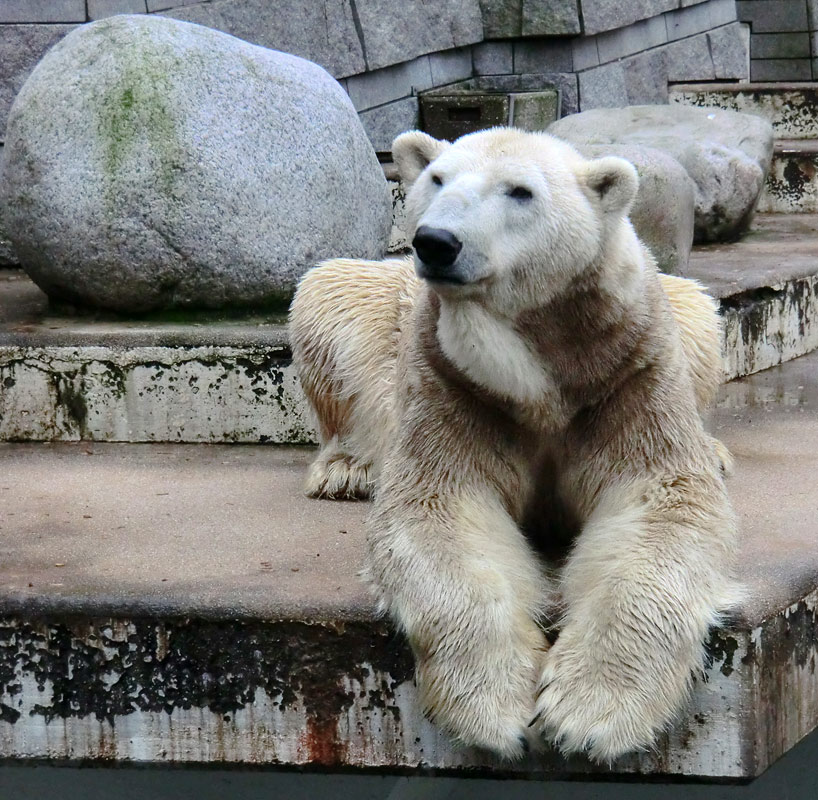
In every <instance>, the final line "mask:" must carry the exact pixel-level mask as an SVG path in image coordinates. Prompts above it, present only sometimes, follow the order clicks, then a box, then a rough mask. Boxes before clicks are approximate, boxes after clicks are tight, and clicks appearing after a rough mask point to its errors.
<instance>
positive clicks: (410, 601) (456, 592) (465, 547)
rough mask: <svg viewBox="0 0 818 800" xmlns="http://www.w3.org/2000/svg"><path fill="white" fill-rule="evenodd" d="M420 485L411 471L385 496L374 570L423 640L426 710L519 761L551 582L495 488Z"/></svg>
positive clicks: (395, 609)
mask: <svg viewBox="0 0 818 800" xmlns="http://www.w3.org/2000/svg"><path fill="white" fill-rule="evenodd" d="M388 472H391V470H388ZM390 477H394V473H392V475H391V476H388V478H387V480H388V481H389V478H390ZM418 483H422V481H419V480H418V474H417V473H416V472H414V471H410V473H409V474H407V484H405V485H404V486H402V487H400V488H396V487H394V486H393V485H391V484H390V483H389V482H388V483H387V484H386V485H385V486H384V487H383V489H382V491H380V492H378V493H377V494H376V497H375V508H374V514H373V517H372V519H371V521H370V526H369V565H368V570H367V571H368V577H369V578H370V580H371V581H372V583H373V584H374V585H375V588H376V590H377V593H378V595H379V596H380V600H381V605H382V607H383V608H384V610H387V611H388V612H389V613H390V615H391V616H392V617H393V619H395V621H396V622H397V623H398V625H399V626H400V627H401V628H402V629H403V631H404V632H405V633H406V635H407V638H408V640H409V642H410V644H411V646H412V650H413V652H414V656H415V662H416V682H417V687H418V694H419V699H420V702H421V704H422V707H423V709H424V712H425V714H426V716H427V717H428V718H429V719H430V720H432V721H433V722H434V723H436V724H437V725H439V726H440V727H441V728H443V729H444V730H445V731H446V732H447V733H449V734H450V735H451V736H453V737H454V738H455V739H456V740H458V741H459V742H461V743H463V744H466V745H475V746H479V747H483V748H487V749H490V750H493V751H494V752H496V753H498V754H500V755H502V756H504V757H506V758H517V757H519V756H521V755H522V754H523V752H524V751H525V750H527V749H528V739H527V737H528V736H531V735H532V732H531V731H529V730H528V729H527V723H528V721H529V719H530V718H531V714H532V713H533V709H534V689H535V685H536V680H537V678H538V676H539V674H540V671H541V669H542V659H543V656H544V654H545V651H546V649H547V646H548V645H547V640H546V638H545V636H544V634H543V632H542V630H541V628H540V627H539V625H538V619H539V618H540V617H542V615H543V611H544V606H545V605H546V604H547V601H548V598H549V596H550V592H549V586H548V582H547V580H546V577H545V575H544V574H543V571H542V569H541V567H540V565H539V563H538V560H537V557H536V555H535V554H534V553H533V552H532V551H531V549H530V547H529V546H528V544H527V542H526V541H525V539H524V537H523V536H522V534H521V533H520V531H519V530H518V528H517V526H516V525H515V524H514V521H513V520H512V518H511V517H510V516H509V514H508V512H507V511H506V510H505V508H504V507H503V504H502V502H501V500H500V498H499V497H498V496H497V495H496V492H493V491H492V490H491V489H489V488H488V487H477V486H472V487H468V488H467V487H460V488H458V489H453V488H451V489H449V490H445V489H443V490H438V491H428V492H426V491H425V490H424V489H423V488H422V487H420V486H417V484H418ZM412 484H414V487H413V489H414V490H410V491H407V490H406V486H407V485H409V486H412ZM441 486H445V483H444V482H441ZM418 490H419V491H418ZM410 495H413V496H412V497H410Z"/></svg>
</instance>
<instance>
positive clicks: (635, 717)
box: [530, 630, 686, 763]
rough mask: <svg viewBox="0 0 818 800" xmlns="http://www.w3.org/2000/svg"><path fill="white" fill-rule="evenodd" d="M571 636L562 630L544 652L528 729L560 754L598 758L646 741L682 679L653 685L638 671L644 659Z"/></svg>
mask: <svg viewBox="0 0 818 800" xmlns="http://www.w3.org/2000/svg"><path fill="white" fill-rule="evenodd" d="M566 634H567V635H566ZM573 638H574V637H572V636H571V632H570V631H567V630H566V631H563V633H561V634H560V637H559V639H557V642H556V644H555V645H554V646H553V647H552V648H551V651H550V652H549V654H548V657H547V661H546V665H545V668H544V670H543V673H542V678H541V680H540V685H539V689H538V692H539V694H538V697H537V701H536V713H535V716H534V718H533V720H532V721H531V723H530V724H531V727H532V729H533V730H535V731H538V732H539V733H540V735H541V736H542V737H543V738H544V739H545V740H546V741H549V742H551V743H553V744H555V745H556V746H557V747H559V749H560V750H561V751H562V752H563V753H565V754H568V753H572V752H579V751H584V752H586V753H587V754H588V755H589V756H590V757H591V758H592V759H594V760H595V761H599V762H603V763H610V762H611V761H613V760H614V759H615V758H617V757H619V756H621V755H624V754H625V753H628V752H631V751H634V750H644V749H646V748H648V747H650V746H651V745H652V744H653V742H654V740H655V738H656V735H657V734H658V733H659V732H660V731H661V730H662V729H663V728H664V727H665V726H666V724H667V722H668V721H669V719H670V718H671V717H672V716H673V713H674V711H675V710H676V709H675V705H676V703H675V701H674V700H673V699H671V698H678V697H679V696H680V695H683V694H684V692H685V690H686V684H683V685H681V686H672V687H671V686H667V687H665V688H666V689H667V691H661V690H658V691H657V690H656V686H655V684H654V682H653V681H651V680H650V679H649V678H648V679H644V678H647V676H643V675H642V673H643V671H649V670H650V669H651V667H650V665H640V664H639V663H634V662H633V660H632V658H630V657H629V654H628V653H626V652H623V653H622V654H621V655H620V656H614V655H612V654H610V653H609V654H605V655H603V654H602V653H600V652H594V651H593V650H591V649H590V648H589V647H588V644H587V642H582V641H576V640H574V641H572V639H573ZM669 680H671V681H673V678H672V677H671V678H669ZM677 680H678V679H677Z"/></svg>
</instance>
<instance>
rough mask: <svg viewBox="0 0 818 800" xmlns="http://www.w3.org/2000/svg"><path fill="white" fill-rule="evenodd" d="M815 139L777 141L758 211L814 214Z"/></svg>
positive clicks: (817, 197) (817, 192)
mask: <svg viewBox="0 0 818 800" xmlns="http://www.w3.org/2000/svg"><path fill="white" fill-rule="evenodd" d="M817 173H818V139H779V140H777V141H776V143H775V150H774V151H773V161H772V164H771V165H770V172H769V174H768V175H767V182H766V184H765V186H764V191H763V192H762V193H761V197H760V198H759V201H758V211H759V212H762V213H763V212H768V213H769V212H772V213H778V214H798V213H807V212H813V213H814V212H815V211H818V178H816V174H817Z"/></svg>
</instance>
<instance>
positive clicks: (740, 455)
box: [0, 354, 818, 623]
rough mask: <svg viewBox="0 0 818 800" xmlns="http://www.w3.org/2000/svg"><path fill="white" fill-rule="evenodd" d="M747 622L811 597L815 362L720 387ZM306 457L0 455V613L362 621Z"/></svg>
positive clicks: (721, 431)
mask: <svg viewBox="0 0 818 800" xmlns="http://www.w3.org/2000/svg"><path fill="white" fill-rule="evenodd" d="M711 428H712V429H713V430H714V432H715V433H716V434H717V435H718V436H719V437H720V438H722V439H723V440H724V441H725V442H726V443H727V444H728V446H729V447H730V448H731V449H732V451H733V453H734V454H735V456H736V459H737V469H736V475H735V477H733V478H732V479H731V481H730V490H731V494H732V497H733V500H734V503H735V506H736V508H737V510H738V512H739V514H740V517H741V526H742V531H743V538H744V543H743V548H742V558H741V571H742V573H743V574H744V575H745V576H746V578H747V581H748V584H749V587H750V595H749V598H748V601H747V603H746V605H745V607H744V609H743V612H742V613H743V616H744V617H745V618H746V621H748V622H750V623H755V622H757V621H759V620H760V619H761V618H763V617H764V616H765V615H767V614H769V613H771V612H772V611H774V610H776V609H778V608H781V607H783V606H784V605H786V604H787V603H789V602H791V601H793V600H795V599H797V598H799V597H801V596H803V595H804V594H805V593H806V592H807V591H808V590H810V589H811V588H814V586H815V585H816V584H818V492H816V479H815V476H816V474H818V354H816V355H812V356H805V357H803V358H801V359H798V360H796V361H793V362H790V363H789V364H787V365H785V366H784V367H781V368H777V369H772V370H768V371H766V372H764V373H760V374H758V375H755V376H753V377H750V378H746V379H743V380H740V381H736V382H734V383H732V384H729V385H728V386H726V387H725V388H724V391H723V393H722V397H721V401H720V404H719V408H718V409H717V410H716V412H715V413H714V415H713V418H712V422H711ZM311 453H312V450H310V449H305V448H292V447H270V446H266V447H265V446H243V445H242V446H236V445H159V444H153V445H151V444H96V443H95V444H90V443H76V444H74V443H58V444H2V445H0V458H2V459H3V465H4V469H3V473H4V476H3V478H2V481H1V482H0V610H1V609H5V610H7V611H9V610H13V609H15V608H19V607H25V608H27V609H29V610H31V609H32V608H33V607H34V606H36V607H39V608H41V609H43V610H49V611H59V610H72V611H80V612H83V613H96V614H103V613H113V614H117V613H119V614H121V613H128V614H139V613H150V614H154V613H155V614H173V615H177V614H182V615H187V614H196V615H204V616H208V617H218V616H222V615H226V616H228V617H233V616H236V615H239V616H249V617H256V618H260V619H271V618H272V619H280V618H287V617H290V618H296V619H310V618H317V619H333V618H356V619H360V618H365V617H367V616H368V615H369V614H370V613H371V604H370V602H369V600H368V598H367V595H366V593H365V591H364V590H363V588H362V587H361V585H360V583H359V581H358V579H357V577H356V573H357V571H358V569H359V567H360V564H361V558H362V552H363V525H362V521H363V518H364V514H365V511H366V507H365V505H364V504H355V503H329V502H326V501H315V500H308V499H306V498H305V497H303V496H302V494H301V491H300V482H301V476H302V472H303V469H304V465H305V464H306V462H307V459H308V458H309V457H310V455H311Z"/></svg>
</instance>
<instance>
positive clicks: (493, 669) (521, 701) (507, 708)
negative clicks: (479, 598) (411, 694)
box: [416, 622, 548, 760]
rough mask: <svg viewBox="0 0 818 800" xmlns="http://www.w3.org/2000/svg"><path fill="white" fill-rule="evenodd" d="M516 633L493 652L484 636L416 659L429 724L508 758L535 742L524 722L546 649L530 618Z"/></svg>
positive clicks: (523, 750) (418, 678) (516, 755)
mask: <svg viewBox="0 0 818 800" xmlns="http://www.w3.org/2000/svg"><path fill="white" fill-rule="evenodd" d="M517 633H518V634H519V638H517V639H516V641H515V640H514V639H513V638H512V637H509V638H508V639H507V640H506V641H505V642H502V643H501V642H498V647H497V649H496V650H495V651H492V648H489V647H486V646H485V642H486V639H485V638H484V639H478V640H477V642H478V643H477V645H475V647H474V648H468V647H464V648H463V649H462V650H461V649H459V648H457V647H453V648H452V649H450V650H447V651H446V652H438V653H436V654H434V655H432V656H430V657H427V658H424V659H421V660H420V661H418V664H417V673H416V678H417V686H418V693H419V695H420V702H421V704H422V706H423V709H424V714H425V715H426V717H427V718H428V719H429V720H430V721H431V722H433V723H435V724H436V725H438V726H439V727H441V728H442V729H443V730H445V731H446V732H447V733H448V734H449V735H450V736H451V737H452V738H454V739H455V740H456V741H458V742H459V743H461V744H464V745H467V746H472V747H480V748H483V749H485V750H491V751H492V752H494V753H496V754H497V755H499V756H501V757H503V758H505V759H510V760H514V759H518V758H521V757H522V756H523V755H525V753H527V752H528V750H529V747H530V743H531V742H534V743H536V741H537V737H536V733H535V732H534V731H532V730H531V729H530V728H529V727H528V723H529V721H530V719H531V716H532V714H533V713H534V701H533V698H534V690H535V687H536V682H537V678H538V676H539V674H540V671H541V669H542V665H543V656H544V655H545V653H546V651H547V649H548V642H547V641H546V639H545V637H544V635H543V634H542V631H541V630H540V629H539V627H538V626H537V625H535V624H534V623H533V622H531V623H529V625H528V626H527V630H526V629H523V630H520V631H517ZM487 638H488V637H487ZM481 644H482V647H481ZM441 649H442V648H441Z"/></svg>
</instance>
